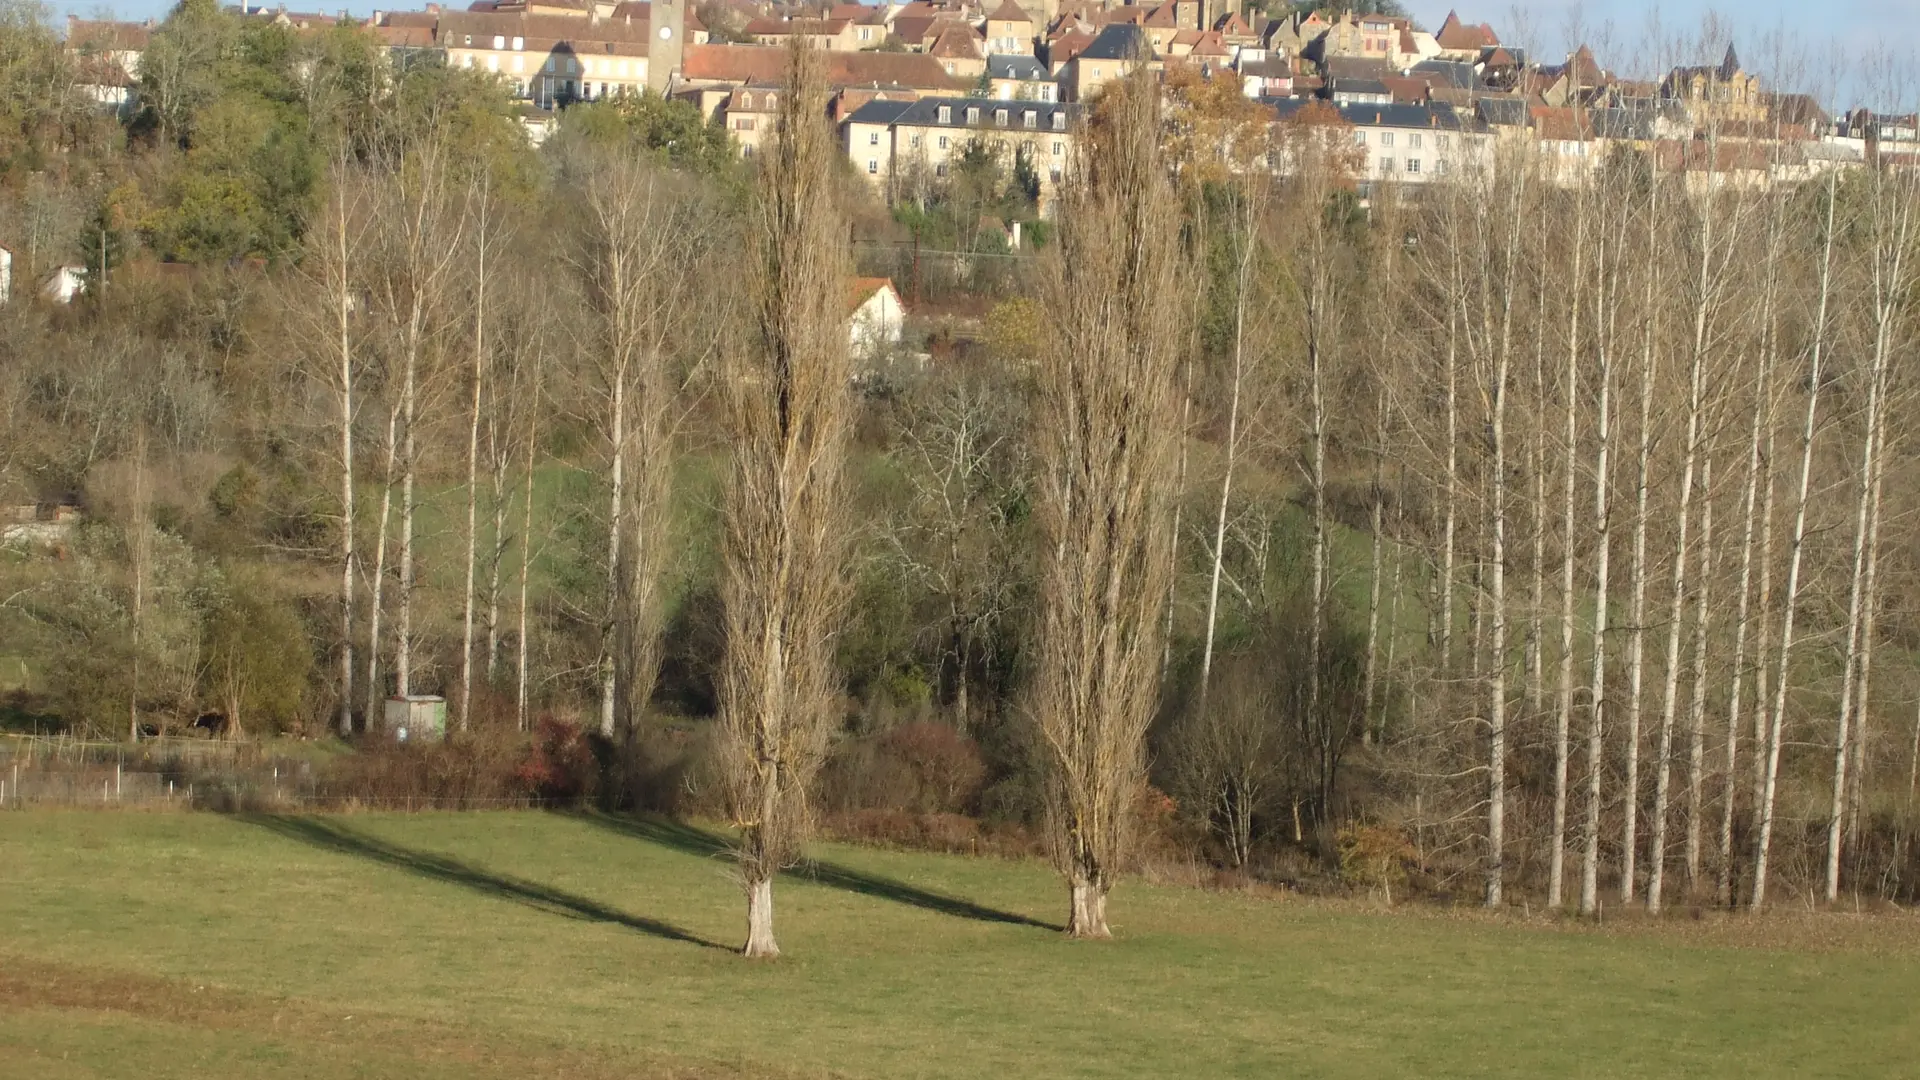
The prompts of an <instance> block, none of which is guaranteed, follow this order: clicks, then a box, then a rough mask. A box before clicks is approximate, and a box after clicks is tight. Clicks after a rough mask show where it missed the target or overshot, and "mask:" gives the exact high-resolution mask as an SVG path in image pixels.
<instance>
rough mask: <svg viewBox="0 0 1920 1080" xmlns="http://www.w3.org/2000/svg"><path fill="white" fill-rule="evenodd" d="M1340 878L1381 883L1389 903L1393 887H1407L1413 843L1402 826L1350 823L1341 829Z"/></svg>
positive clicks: (1368, 884) (1371, 884)
mask: <svg viewBox="0 0 1920 1080" xmlns="http://www.w3.org/2000/svg"><path fill="white" fill-rule="evenodd" d="M1338 843H1339V847H1340V877H1341V880H1343V881H1345V882H1346V883H1347V884H1349V885H1364V886H1366V887H1367V888H1368V889H1372V888H1373V887H1375V886H1379V888H1380V890H1381V892H1382V893H1383V894H1384V896H1385V899H1386V902H1387V904H1388V905H1389V906H1391V905H1392V903H1393V887H1394V885H1395V884H1400V885H1402V886H1404V885H1405V884H1406V880H1407V867H1408V865H1409V864H1411V863H1412V862H1413V860H1414V856H1415V852H1414V850H1413V845H1412V844H1411V843H1409V842H1408V841H1407V837H1406V834H1405V833H1403V832H1401V831H1400V830H1399V829H1395V828H1390V827H1388V826H1385V825H1360V824H1354V825H1348V826H1347V827H1345V828H1343V829H1341V830H1340V833H1339V837H1338Z"/></svg>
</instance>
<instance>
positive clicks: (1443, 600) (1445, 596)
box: [1438, 275, 1460, 671]
mask: <svg viewBox="0 0 1920 1080" xmlns="http://www.w3.org/2000/svg"><path fill="white" fill-rule="evenodd" d="M1456 276H1457V275H1456ZM1455 285H1456V287H1458V282H1456V283H1455ZM1458 319H1459V314H1458V312H1457V311H1456V310H1455V309H1454V307H1453V304H1452V303H1451V302H1449V304H1448V308H1447V374H1446V379H1447V388H1446V410H1447V471H1446V481H1445V483H1444V484H1443V485H1442V487H1441V498H1442V500H1443V504H1442V505H1443V510H1442V525H1441V528H1440V581H1439V585H1438V587H1439V590H1440V605H1439V607H1440V640H1439V648H1440V670H1441V671H1446V670H1448V669H1449V668H1451V667H1452V666H1453V559H1454V550H1453V549H1454V529H1455V519H1456V516H1457V515H1456V511H1455V505H1454V502H1455V499H1456V498H1457V494H1458V491H1459V486H1460V394H1459V379H1460V376H1459V367H1460V364H1459V355H1458V353H1459V344H1458V337H1459V331H1458Z"/></svg>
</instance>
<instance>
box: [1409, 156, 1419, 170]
mask: <svg viewBox="0 0 1920 1080" xmlns="http://www.w3.org/2000/svg"><path fill="white" fill-rule="evenodd" d="M1407 171H1408V172H1410V173H1417V172H1419V171H1420V159H1419V158H1417V157H1410V158H1408V159H1407Z"/></svg>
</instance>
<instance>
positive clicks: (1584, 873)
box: [1568, 232, 1617, 915]
mask: <svg viewBox="0 0 1920 1080" xmlns="http://www.w3.org/2000/svg"><path fill="white" fill-rule="evenodd" d="M1606 256H1607V245H1606V235H1605V233H1604V232H1603V233H1602V235H1601V249H1600V252H1599V259H1598V262H1599V263H1600V266H1599V270H1600V273H1601V278H1600V282H1601V287H1600V289H1599V296H1598V298H1597V299H1598V302H1599V306H1597V307H1596V312H1597V314H1596V319H1595V323H1596V325H1595V337H1594V344H1595V346H1596V351H1597V352H1598V354H1599V361H1600V362H1599V369H1600V370H1599V378H1600V402H1599V407H1598V417H1597V420H1596V422H1595V425H1594V441H1595V447H1594V465H1593V531H1594V574H1593V593H1594V603H1593V661H1592V675H1593V684H1592V687H1591V690H1590V694H1589V696H1590V697H1591V698H1592V702H1591V704H1590V705H1589V707H1588V722H1587V813H1586V822H1585V825H1584V826H1583V828H1582V837H1581V840H1582V844H1581V855H1580V914H1582V915H1594V914H1597V913H1598V912H1599V910H1600V812H1601V810H1602V809H1603V808H1604V807H1603V805H1602V802H1601V797H1602V795H1603V794H1604V792H1603V790H1602V784H1601V781H1602V778H1603V775H1604V773H1605V767H1606V739H1605V736H1606V707H1607V623H1608V615H1609V611H1610V607H1611V605H1612V603H1613V596H1612V592H1611V591H1610V590H1611V585H1612V579H1611V576H1610V575H1611V571H1612V567H1613V512H1612V505H1611V497H1610V496H1611V490H1612V485H1613V464H1612V459H1611V453H1612V449H1613V413H1612V408H1613V355H1614V354H1613V341H1614V338H1613V329H1612V328H1613V323H1612V315H1611V311H1612V310H1613V307H1614V305H1610V304H1608V301H1609V300H1610V299H1612V298H1613V297H1614V295H1615V290H1613V289H1612V288H1610V287H1609V286H1610V285H1611V283H1612V282H1613V281H1614V280H1615V278H1614V274H1615V273H1617V271H1616V270H1613V269H1612V268H1611V267H1609V266H1608V265H1607V258H1606ZM1569 468H1571V463H1569ZM1568 543H1569V544H1571V543H1572V537H1568Z"/></svg>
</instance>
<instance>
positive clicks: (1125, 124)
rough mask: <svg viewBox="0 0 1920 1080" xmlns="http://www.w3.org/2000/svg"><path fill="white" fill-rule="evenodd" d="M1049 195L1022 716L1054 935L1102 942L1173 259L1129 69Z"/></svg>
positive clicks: (1158, 466)
mask: <svg viewBox="0 0 1920 1080" xmlns="http://www.w3.org/2000/svg"><path fill="white" fill-rule="evenodd" d="M1086 135H1087V137H1086V141H1087V143H1088V147H1087V151H1086V154H1085V156H1084V159H1083V160H1081V161H1080V162H1079V163H1078V167H1077V169H1076V172H1075V175H1074V176H1073V177H1072V178H1071V180H1070V182H1069V185H1068V189H1067V192H1066V194H1065V196H1064V199H1063V206H1062V210H1061V229H1060V239H1059V243H1058V245H1057V246H1056V248H1055V252H1054V254H1053V255H1052V256H1051V258H1050V261H1049V270H1048V273H1047V277H1046V282H1045V286H1044V294H1043V295H1044V297H1045V308H1046V311H1047V314H1048V316H1049V317H1050V318H1051V320H1052V322H1053V324H1054V326H1055V327H1056V328H1057V334H1058V336H1057V340H1056V344H1055V347H1054V349H1053V350H1052V351H1051V355H1049V356H1048V357H1047V358H1046V359H1045V360H1044V362H1043V363H1042V366H1041V369H1040V373H1039V381H1038V388H1037V389H1038V393H1037V398H1036V404H1035V417H1034V420H1035V442H1036V447H1037V456H1038V459H1039V460H1038V472H1039V478H1038V482H1037V491H1038V499H1037V503H1038V507H1037V509H1038V517H1039V521H1040V528H1041V534H1042V537H1043V542H1044V547H1043V552H1044V559H1045V565H1044V568H1043V569H1042V571H1041V615H1040V629H1039V640H1038V644H1037V655H1036V656H1035V658H1034V675H1033V685H1032V691H1031V693H1032V697H1031V698H1030V702H1029V706H1028V707H1029V710H1030V712H1031V714H1032V716H1033V718H1034V720H1035V722H1036V725H1037V726H1038V729H1039V732H1040V735H1041V738H1042V742H1043V743H1044V744H1045V746H1046V748H1047V755H1048V760H1049V764H1050V765H1051V770H1050V772H1051V783H1050V804H1051V812H1052V815H1053V825H1052V834H1053V845H1054V850H1055V853H1056V858H1057V859H1058V861H1059V864H1060V867H1061V870H1062V872H1063V873H1064V875H1065V876H1066V878H1067V882H1068V887H1069V894H1070V895H1069V899H1070V909H1069V914H1068V919H1067V933H1068V934H1069V935H1070V936H1073V937H1095V938H1104V937H1108V936H1110V931H1109V930H1108V926H1107V917H1106V901H1107V894H1108V892H1109V890H1110V889H1111V888H1112V887H1113V883H1114V878H1115V875H1116V874H1118V873H1119V871H1120V870H1121V869H1122V865H1123V862H1124V860H1125V858H1126V857H1127V854H1128V851H1129V848H1130V846H1131V843H1132V840H1133V835H1134V816H1135V813H1136V810H1137V801H1138V799H1139V797H1140V794H1141V785H1142V783H1143V781H1144V774H1145V766H1146V761H1145V747H1144V740H1145V736H1146V729H1147V725H1148V723H1149V722H1150V721H1151V719H1152V715H1153V711H1154V704H1155V700H1156V697H1157V694H1156V690H1157V685H1158V678H1157V665H1158V661H1159V653H1160V649H1159V645H1160V634H1161V632H1162V630H1161V624H1160V619H1159V616H1160V614H1161V608H1160V605H1161V604H1162V603H1164V602H1165V595H1166V589H1165V585H1166V581H1165V578H1164V576H1163V575H1165V574H1167V573H1169V572H1170V569H1169V565H1168V550H1167V545H1168V544H1169V542H1170V538H1171V524H1172V521H1171V510H1172V505H1171V498H1172V491H1171V487H1172V482H1173V469H1174V467H1175V464H1176V462H1175V446H1174V434H1175V430H1176V424H1177V416H1178V412H1179V406H1178V401H1177V386H1176V377H1177V374H1178V370H1179V366H1180V360H1181V355H1182V350H1183V349H1185V347H1186V340H1187V339H1186V322H1187V318H1188V312H1187V311H1185V310H1184V308H1183V305H1182V299H1181V298H1182V296H1183V293H1184V289H1183V288H1182V279H1181V274H1182V272H1183V270H1184V266H1185V260H1184V259H1183V258H1182V256H1181V252H1180V250H1179V247H1178V232H1179V230H1178V227H1177V224H1176V223H1175V222H1173V221H1169V220H1168V217H1169V215H1170V214H1171V213H1172V207H1173V206H1174V201H1173V200H1172V199H1171V198H1170V193H1169V185H1168V180H1167V176H1166V165H1165V162H1164V161H1163V160H1162V152H1161V145H1160V124H1159V95H1158V91H1157V89H1156V87H1155V86H1154V84H1153V83H1152V81H1151V80H1150V76H1149V75H1148V74H1147V72H1146V70H1145V68H1144V65H1138V64H1136V65H1135V67H1134V70H1133V71H1132V72H1131V73H1130V74H1129V75H1128V76H1127V77H1126V78H1125V79H1124V80H1121V81H1118V82H1115V83H1112V84H1109V87H1108V89H1107V91H1106V92H1105V94H1103V96H1102V99H1101V101H1100V103H1099V106H1098V108H1097V111H1096V114H1095V116H1094V119H1093V120H1092V122H1091V124H1090V125H1089V129H1088V131H1087V133H1086Z"/></svg>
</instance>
